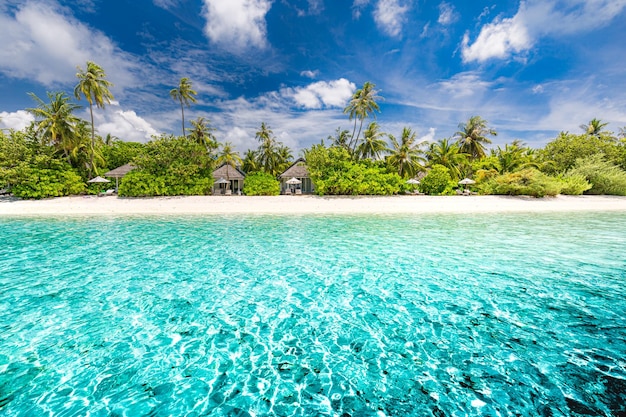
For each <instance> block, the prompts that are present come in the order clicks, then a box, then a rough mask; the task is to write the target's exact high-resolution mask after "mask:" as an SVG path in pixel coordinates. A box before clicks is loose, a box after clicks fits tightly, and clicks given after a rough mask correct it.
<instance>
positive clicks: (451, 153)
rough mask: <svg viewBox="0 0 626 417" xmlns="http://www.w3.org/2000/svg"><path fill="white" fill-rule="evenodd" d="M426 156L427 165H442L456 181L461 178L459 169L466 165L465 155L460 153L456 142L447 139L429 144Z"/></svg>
mask: <svg viewBox="0 0 626 417" xmlns="http://www.w3.org/2000/svg"><path fill="white" fill-rule="evenodd" d="M426 156H427V157H428V163H429V165H431V166H432V165H443V166H444V167H446V168H448V170H449V171H450V173H451V174H452V176H453V177H454V178H457V179H458V178H460V177H461V170H460V167H461V166H462V165H464V164H466V163H467V154H464V153H462V152H461V147H460V146H459V144H458V142H451V141H450V140H449V139H447V138H444V139H439V140H438V141H437V142H434V143H431V144H430V146H429V148H428V151H426Z"/></svg>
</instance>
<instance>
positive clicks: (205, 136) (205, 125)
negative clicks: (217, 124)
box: [187, 117, 219, 153]
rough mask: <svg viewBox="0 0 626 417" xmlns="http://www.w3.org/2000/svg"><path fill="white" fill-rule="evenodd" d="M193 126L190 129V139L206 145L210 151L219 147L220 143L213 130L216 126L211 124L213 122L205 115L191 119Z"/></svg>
mask: <svg viewBox="0 0 626 417" xmlns="http://www.w3.org/2000/svg"><path fill="white" fill-rule="evenodd" d="M191 126H192V128H190V129H187V130H188V131H189V139H191V140H193V141H194V142H196V143H198V144H199V145H202V146H204V147H205V148H206V149H207V151H208V152H209V153H210V152H212V151H214V150H216V149H217V148H218V146H219V145H218V143H217V140H216V138H215V135H214V134H213V132H215V128H213V127H212V126H211V122H210V121H209V120H208V119H205V118H204V117H198V118H197V119H196V120H192V121H191Z"/></svg>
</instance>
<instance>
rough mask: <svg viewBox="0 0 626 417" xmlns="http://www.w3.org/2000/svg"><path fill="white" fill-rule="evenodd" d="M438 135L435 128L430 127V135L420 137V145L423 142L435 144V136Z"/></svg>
mask: <svg viewBox="0 0 626 417" xmlns="http://www.w3.org/2000/svg"><path fill="white" fill-rule="evenodd" d="M436 134H437V129H436V128H434V127H430V128H428V133H427V134H425V135H424V136H420V138H419V140H418V143H422V142H434V141H435V135H436Z"/></svg>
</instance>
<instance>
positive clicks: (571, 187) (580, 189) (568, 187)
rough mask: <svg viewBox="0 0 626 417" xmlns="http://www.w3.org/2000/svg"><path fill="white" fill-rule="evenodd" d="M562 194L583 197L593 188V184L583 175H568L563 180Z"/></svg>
mask: <svg viewBox="0 0 626 417" xmlns="http://www.w3.org/2000/svg"><path fill="white" fill-rule="evenodd" d="M561 181H562V183H561V194H566V195H581V194H582V193H584V192H585V191H587V190H588V189H590V188H591V184H590V183H589V181H587V179H586V178H585V177H584V176H582V175H577V174H568V175H565V176H563V177H562V178H561Z"/></svg>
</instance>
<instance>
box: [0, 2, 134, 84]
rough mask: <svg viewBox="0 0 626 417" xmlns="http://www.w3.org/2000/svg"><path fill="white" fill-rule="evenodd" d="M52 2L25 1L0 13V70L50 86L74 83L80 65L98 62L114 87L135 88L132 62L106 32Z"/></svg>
mask: <svg viewBox="0 0 626 417" xmlns="http://www.w3.org/2000/svg"><path fill="white" fill-rule="evenodd" d="M62 10H63V9H61V7H60V6H58V5H56V6H55V4H54V3H43V2H27V3H25V4H23V5H22V6H20V7H19V8H17V9H15V10H13V11H10V10H2V11H1V12H0V39H2V44H3V47H2V48H0V72H2V73H4V74H6V75H8V76H9V77H14V78H24V79H30V80H34V81H37V82H39V83H41V84H43V85H46V86H53V85H57V84H67V83H70V82H72V83H73V82H74V81H75V80H76V77H75V74H76V66H77V65H81V66H83V67H84V66H85V63H86V62H87V61H88V60H91V61H95V62H97V63H98V64H99V65H101V66H102V67H103V68H104V69H105V71H106V72H107V76H108V78H109V79H114V80H115V84H116V85H122V86H123V85H133V84H134V83H135V79H134V76H133V75H132V74H131V69H132V67H133V65H134V64H133V60H131V59H130V58H129V56H128V55H127V54H124V53H123V52H122V51H121V50H119V49H118V48H117V47H116V46H115V44H114V43H113V42H112V41H111V40H110V39H109V38H107V37H106V36H105V35H103V34H102V33H100V32H98V31H95V30H93V29H91V28H89V27H88V26H86V25H84V24H83V23H81V22H79V21H77V20H76V19H74V18H73V17H71V16H68V15H67V14H65V13H64V12H63V11H62Z"/></svg>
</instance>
